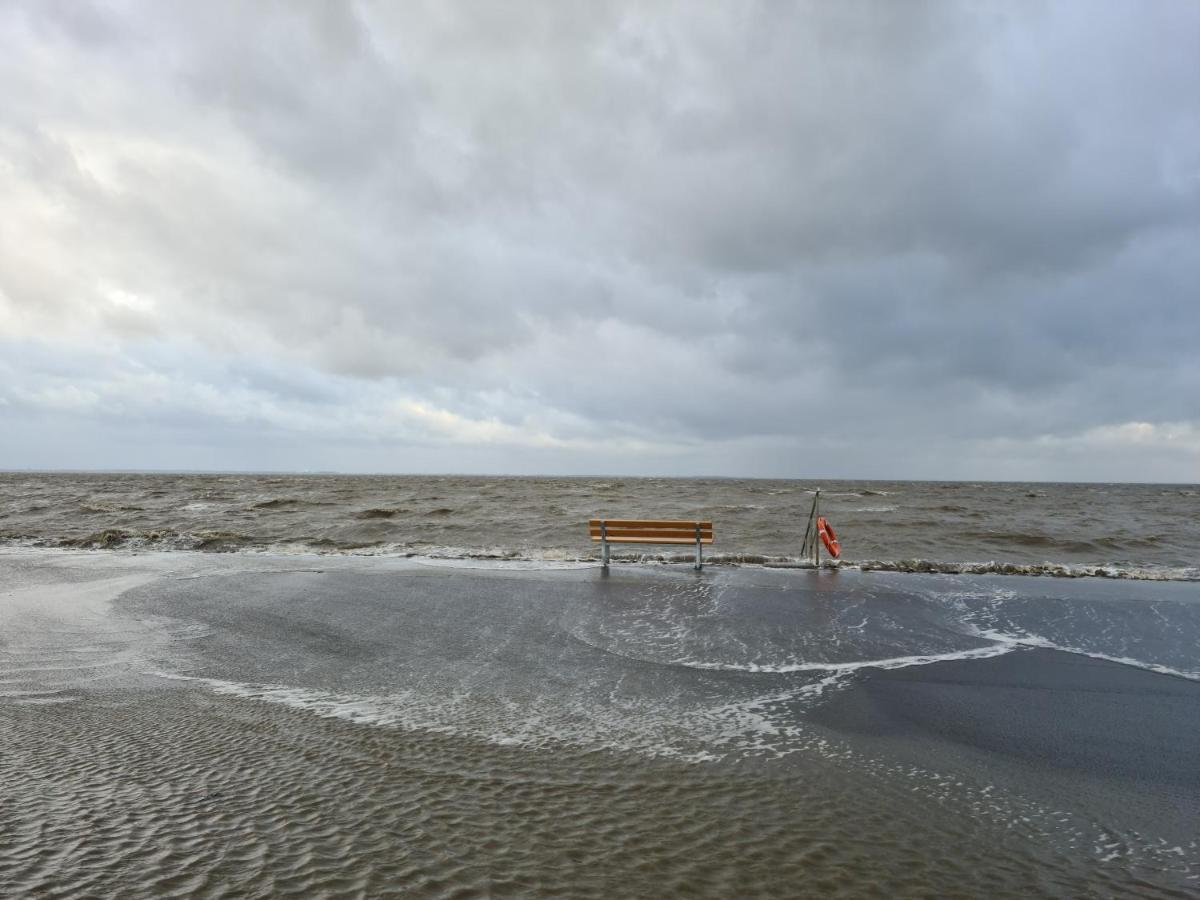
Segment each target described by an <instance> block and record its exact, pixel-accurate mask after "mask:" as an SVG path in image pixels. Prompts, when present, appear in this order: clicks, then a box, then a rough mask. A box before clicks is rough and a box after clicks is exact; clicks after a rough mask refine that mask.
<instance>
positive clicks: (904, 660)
mask: <svg viewBox="0 0 1200 900" xmlns="http://www.w3.org/2000/svg"><path fill="white" fill-rule="evenodd" d="M1017 649H1019V647H1018V646H1017V645H1015V644H1012V643H995V644H993V645H992V646H989V647H973V648H971V649H969V650H955V651H952V652H949V653H928V654H921V655H918V656H893V657H889V658H887V659H859V660H850V661H846V662H802V663H783V664H780V665H763V664H760V663H719V662H704V661H701V660H691V659H676V660H671V661H670V662H668V663H667V664H668V665H674V666H685V667H687V668H691V669H708V670H715V671H727V672H760V673H766V674H787V673H789V672H853V671H857V670H858V669H905V668H908V667H909V666H927V665H930V664H932V663H939V662H950V661H953V660H960V659H987V658H988V657H992V656H1003V655H1004V654H1005V653H1012V652H1014V651H1015V650H1017Z"/></svg>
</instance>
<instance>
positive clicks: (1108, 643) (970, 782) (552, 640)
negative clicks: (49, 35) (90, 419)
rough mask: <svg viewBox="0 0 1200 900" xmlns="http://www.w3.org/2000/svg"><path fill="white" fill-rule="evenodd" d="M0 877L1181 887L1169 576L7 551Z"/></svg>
mask: <svg viewBox="0 0 1200 900" xmlns="http://www.w3.org/2000/svg"><path fill="white" fill-rule="evenodd" d="M0 622H2V623H3V632H2V634H0V743H2V746H3V747H4V753H3V754H0V801H2V802H0V894H3V895H14V896H20V895H64V896H74V895H99V896H116V895H120V896H131V897H134V896H210V895H211V896H234V895H236V896H263V897H266V896H279V895H301V896H312V895H333V896H340V895H345V896H360V895H364V894H365V895H382V894H386V893H388V892H395V893H403V894H408V895H417V896H446V897H450V896H468V897H469V896H529V895H537V896H597V897H602V896H647V897H649V896H654V897H663V896H680V897H684V896H732V895H737V896H772V897H778V896H805V895H814V894H816V895H843V896H861V895H886V896H913V895H939V896H940V895H974V896H1021V897H1028V896H1163V897H1171V896H1176V897H1178V896H1189V895H1191V894H1193V893H1194V892H1195V891H1196V889H1197V887H1198V886H1200V880H1198V879H1200V844H1198V843H1197V837H1196V833H1195V828H1194V825H1195V822H1196V821H1197V816H1198V814H1200V772H1198V771H1197V770H1196V767H1195V764H1194V761H1195V759H1196V757H1197V753H1198V752H1200V720H1198V719H1197V717H1196V716H1195V710H1196V709H1197V704H1198V703H1200V653H1198V652H1197V649H1196V647H1197V645H1198V643H1200V596H1197V593H1196V588H1195V585H1194V584H1191V583H1186V582H1172V581H1132V580H1112V579H1107V580H1101V579H1095V578H1080V579H1071V580H1065V579H1044V578H1029V577H1023V576H997V575H986V576H978V575H945V574H940V575H925V574H909V573H891V572H877V571H867V572H862V571H855V570H841V571H836V570H833V571H804V570H793V569H768V568H760V567H755V566H749V567H715V568H713V569H710V570H706V571H705V572H703V573H695V572H692V571H690V570H689V569H688V568H687V567H686V566H677V567H672V566H635V565H629V566H623V567H615V568H614V570H613V572H612V574H611V575H608V576H605V575H603V574H602V573H601V571H600V570H599V569H598V568H597V567H596V566H595V565H593V564H586V563H572V562H564V561H544V562H540V563H539V562H534V561H531V560H528V559H526V560H480V559H437V558H431V557H424V558H416V559H409V558H402V557H396V556H383V557H375V558H361V557H354V556H347V555H341V554H332V555H317V554H298V553H297V554H291V555H279V554H273V553H266V552H263V553H257V554H199V553H169V552H168V553H146V552H142V551H139V552H136V553H131V552H129V551H127V550H116V551H114V552H111V553H103V554H98V553H86V552H79V551H72V550H48V549H36V548H23V547H10V548H7V549H5V550H3V551H0Z"/></svg>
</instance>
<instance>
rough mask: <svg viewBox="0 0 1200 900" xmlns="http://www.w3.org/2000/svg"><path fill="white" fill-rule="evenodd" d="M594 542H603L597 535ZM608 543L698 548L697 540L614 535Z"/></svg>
mask: <svg viewBox="0 0 1200 900" xmlns="http://www.w3.org/2000/svg"><path fill="white" fill-rule="evenodd" d="M592 540H594V541H596V542H599V541H600V540H601V538H600V535H595V536H594V538H592ZM608 542H610V544H679V545H688V546H692V547H695V546H696V539H695V538H613V536H612V535H608ZM700 542H701V544H712V542H713V539H712V538H701V539H700Z"/></svg>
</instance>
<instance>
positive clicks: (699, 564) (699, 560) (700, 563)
mask: <svg viewBox="0 0 1200 900" xmlns="http://www.w3.org/2000/svg"><path fill="white" fill-rule="evenodd" d="M700 546H701V544H700V542H699V541H696V571H697V572H699V571H700V570H701V569H703V568H704V554H703V553H702V552H701V550H700Z"/></svg>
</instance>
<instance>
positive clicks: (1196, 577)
mask: <svg viewBox="0 0 1200 900" xmlns="http://www.w3.org/2000/svg"><path fill="white" fill-rule="evenodd" d="M846 565H847V566H849V567H852V568H857V569H860V570H861V571H864V572H871V571H876V572H911V573H920V574H928V575H1031V576H1035V577H1048V578H1126V579H1132V580H1136V581H1200V567H1197V566H1129V565H1124V564H1116V563H1100V564H1087V565H1068V564H1066V563H1055V562H1042V563H1008V562H996V561H994V560H993V561H989V562H943V561H939V560H930V559H897V560H881V559H874V560H862V561H858V562H853V563H847V564H846Z"/></svg>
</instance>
